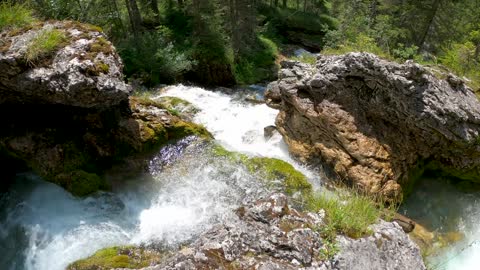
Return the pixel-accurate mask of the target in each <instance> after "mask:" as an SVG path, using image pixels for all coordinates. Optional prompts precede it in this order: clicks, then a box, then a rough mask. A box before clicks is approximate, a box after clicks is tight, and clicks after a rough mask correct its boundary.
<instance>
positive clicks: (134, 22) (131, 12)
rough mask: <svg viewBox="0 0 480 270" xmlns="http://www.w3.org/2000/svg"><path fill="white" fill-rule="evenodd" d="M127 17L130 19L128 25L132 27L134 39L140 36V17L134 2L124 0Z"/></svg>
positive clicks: (133, 0)
mask: <svg viewBox="0 0 480 270" xmlns="http://www.w3.org/2000/svg"><path fill="white" fill-rule="evenodd" d="M125 2H126V6H127V10H128V16H129V18H130V24H131V26H132V32H133V35H134V36H136V37H139V36H140V31H141V28H142V15H141V14H140V10H139V9H138V5H137V1H136V0H125Z"/></svg>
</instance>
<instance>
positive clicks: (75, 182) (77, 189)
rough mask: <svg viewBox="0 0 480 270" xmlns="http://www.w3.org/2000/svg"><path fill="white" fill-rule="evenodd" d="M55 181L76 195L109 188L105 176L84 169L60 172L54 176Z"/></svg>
mask: <svg viewBox="0 0 480 270" xmlns="http://www.w3.org/2000/svg"><path fill="white" fill-rule="evenodd" d="M52 182H54V183H56V184H58V185H59V186H61V187H63V188H65V189H66V190H68V191H69V192H70V193H72V194H73V195H74V196H80V197H83V196H87V195H89V194H92V193H94V192H96V191H98V190H105V189H108V184H107V183H106V182H105V180H104V179H103V178H101V177H100V176H98V175H97V174H94V173H88V172H85V171H83V170H74V171H71V172H65V173H61V174H58V175H56V176H55V177H54V179H53V181H52Z"/></svg>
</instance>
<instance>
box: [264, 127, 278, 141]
mask: <svg viewBox="0 0 480 270" xmlns="http://www.w3.org/2000/svg"><path fill="white" fill-rule="evenodd" d="M276 132H278V131H277V127H276V126H268V127H264V128H263V136H264V137H265V139H267V140H268V139H270V138H271V137H273V135H274V134H275V133H276Z"/></svg>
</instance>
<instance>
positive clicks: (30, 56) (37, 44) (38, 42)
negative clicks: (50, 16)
mask: <svg viewBox="0 0 480 270" xmlns="http://www.w3.org/2000/svg"><path fill="white" fill-rule="evenodd" d="M66 41H67V36H66V35H65V33H64V32H63V31H62V30H58V29H45V30H42V31H40V32H39V33H38V34H37V36H36V37H35V38H33V39H32V40H31V41H30V43H29V44H28V45H27V50H26V52H25V60H26V61H27V62H28V63H35V62H37V61H38V60H40V59H42V58H45V57H48V56H50V55H52V54H53V53H54V52H55V51H56V50H57V49H58V48H59V47H61V46H62V45H63V44H64V43H65V42H66Z"/></svg>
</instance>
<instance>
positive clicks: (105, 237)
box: [0, 85, 313, 270]
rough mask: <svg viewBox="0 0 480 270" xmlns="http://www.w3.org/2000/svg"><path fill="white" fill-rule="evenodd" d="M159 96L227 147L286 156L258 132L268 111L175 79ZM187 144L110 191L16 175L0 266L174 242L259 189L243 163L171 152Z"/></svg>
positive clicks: (277, 141)
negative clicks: (190, 110)
mask: <svg viewBox="0 0 480 270" xmlns="http://www.w3.org/2000/svg"><path fill="white" fill-rule="evenodd" d="M164 95H169V96H177V97H180V98H183V99H186V100H188V101H190V102H192V103H193V104H194V105H195V106H197V107H198V108H200V109H201V112H200V113H199V114H198V115H197V116H196V117H195V121H196V122H199V123H202V124H204V125H205V126H206V127H207V128H208V129H209V131H211V132H212V133H213V134H214V136H215V138H216V139H217V141H218V142H219V143H220V144H222V145H223V146H224V147H226V148H227V149H229V150H232V151H240V152H243V153H247V154H249V155H260V156H268V157H276V158H280V159H283V160H286V161H289V162H293V161H292V160H291V158H290V157H289V155H288V151H287V148H286V146H285V144H284V142H283V141H282V138H281V136H280V135H278V134H277V135H275V136H273V137H272V138H270V139H268V140H267V139H265V138H264V136H263V128H264V127H265V126H268V125H273V124H274V121H275V116H276V114H277V112H276V111H275V110H273V109H270V108H268V107H267V106H265V105H254V104H248V103H245V102H242V100H241V98H238V96H237V97H231V96H228V95H225V94H221V93H216V92H215V93H214V92H210V91H206V90H204V89H201V88H196V87H186V86H182V85H179V86H174V87H170V88H169V89H168V91H167V92H166V93H164ZM186 145H188V142H187V143H185V142H179V143H178V144H177V145H176V146H172V147H170V148H169V147H167V148H165V149H163V150H162V151H163V152H161V153H159V155H158V156H157V157H155V158H153V159H152V162H151V166H150V172H151V174H152V175H153V177H154V181H146V180H142V179H138V180H137V181H132V182H128V183H126V184H124V185H122V188H120V189H118V190H114V192H113V193H99V194H96V195H94V196H90V197H88V198H84V199H79V198H75V197H73V196H71V195H70V194H69V193H67V192H65V191H64V190H63V189H61V188H60V187H58V186H56V185H54V184H51V183H47V182H45V181H42V180H41V179H39V178H38V177H36V176H35V175H31V174H25V175H20V176H18V178H17V180H16V182H15V183H14V185H13V186H12V187H11V189H10V190H9V192H8V193H6V194H3V195H2V196H3V197H1V198H0V223H1V224H0V254H2V256H0V269H2V270H3V269H6V270H13V269H15V270H17V269H26V270H62V269H65V267H67V266H68V265H69V264H70V263H72V262H74V261H76V260H78V259H81V258H85V257H88V256H90V255H92V254H93V253H94V252H95V251H97V250H98V249H101V248H105V247H110V246H115V245H126V244H140V243H147V244H149V243H155V244H160V245H164V246H171V247H175V246H178V245H181V244H182V243H185V242H187V241H190V240H192V239H194V238H195V237H196V236H197V235H198V234H200V233H201V232H203V231H205V230H207V229H208V228H209V227H210V226H212V225H213V224H215V223H216V222H219V221H221V220H222V219H225V218H231V217H232V215H233V211H232V210H233V209H235V208H237V207H238V206H239V205H240V204H242V203H245V202H246V201H248V200H249V199H251V198H255V197H258V196H260V195H262V194H263V193H264V192H265V189H264V187H263V186H262V184H261V183H260V181H258V179H256V178H255V177H253V176H252V175H250V174H249V173H248V172H247V171H245V170H244V169H242V168H239V167H233V166H232V165H231V164H226V163H225V162H224V161H222V160H218V159H212V158H211V157H208V156H205V153H204V152H202V151H201V150H194V153H190V155H186V156H181V155H180V157H179V158H178V159H175V158H173V157H175V155H176V154H178V153H177V152H181V149H183V148H185V146H186ZM179 149H180V150H179ZM169 151H173V152H172V153H173V154H172V153H169ZM192 151H193V150H192ZM165 157H169V158H170V157H172V158H170V160H169V161H171V162H167V161H165V160H162V159H164V158H165ZM165 164H167V165H165ZM294 165H295V166H296V167H297V168H299V169H301V170H302V171H303V172H306V173H309V175H313V174H312V173H310V172H309V171H308V170H307V169H306V168H303V167H301V166H299V165H298V164H294ZM312 179H313V178H312ZM6 209H8V211H5V210H6Z"/></svg>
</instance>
